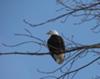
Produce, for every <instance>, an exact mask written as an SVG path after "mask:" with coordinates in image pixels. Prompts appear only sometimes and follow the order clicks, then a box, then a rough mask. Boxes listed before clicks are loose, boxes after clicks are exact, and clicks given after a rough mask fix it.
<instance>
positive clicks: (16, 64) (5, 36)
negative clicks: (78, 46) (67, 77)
mask: <svg viewBox="0 0 100 79" xmlns="http://www.w3.org/2000/svg"><path fill="white" fill-rule="evenodd" d="M58 8H60V7H59V5H58V4H56V1H55V0H41V1H40V0H0V43H6V44H16V43H19V42H21V41H27V40H30V39H29V38H25V37H16V36H15V35H14V33H26V32H25V30H24V28H27V29H28V30H30V31H31V32H32V34H33V35H34V36H37V37H40V38H41V39H43V40H47V39H48V36H47V35H46V33H47V32H48V31H49V30H50V29H56V30H58V31H59V32H60V33H63V34H64V35H65V36H66V37H68V38H71V36H72V35H74V40H75V41H76V42H79V43H82V44H93V43H98V42H99V39H100V37H99V34H94V33H93V32H91V30H90V28H91V26H92V25H94V24H95V23H94V22H90V23H85V24H82V25H77V26H75V25H74V23H75V22H77V21H78V19H77V18H72V17H71V18H69V19H68V20H67V21H66V23H60V21H61V20H59V21H55V22H52V23H49V24H46V25H43V26H41V27H36V28H32V27H30V26H29V25H27V24H25V23H24V22H23V19H27V20H28V21H29V22H31V23H33V24H35V23H39V22H42V21H45V20H47V19H49V18H52V17H55V16H56V15H59V14H60V12H56V10H57V9H58ZM38 49H39V46H37V45H36V44H34V43H31V44H25V45H22V46H19V47H14V48H7V47H3V46H2V45H1V44H0V52H10V51H11V52H13V51H23V52H27V51H28V52H34V51H36V50H38ZM41 52H48V50H47V49H46V48H43V49H42V51H41ZM89 58H91V55H90V57H89ZM89 58H88V60H89ZM83 61H84V60H83ZM85 61H86V60H85ZM77 63H79V62H77ZM79 66H80V65H79ZM57 67H59V65H57V64H56V63H55V62H54V60H53V59H52V57H51V56H19V55H11V56H1V57H0V79H39V78H40V77H42V76H44V74H41V73H39V72H37V69H40V70H42V71H51V70H53V69H55V68H57ZM99 69H100V67H99V66H98V65H95V64H93V65H91V66H90V67H88V68H86V69H83V70H82V71H80V72H79V74H78V75H77V76H78V78H77V76H76V78H75V79H84V78H85V79H91V77H95V75H96V74H97V75H99V74H98V72H99ZM89 72H91V73H90V74H89V75H88V73H89Z"/></svg>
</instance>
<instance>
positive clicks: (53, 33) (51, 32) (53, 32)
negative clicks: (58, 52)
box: [47, 30, 59, 36]
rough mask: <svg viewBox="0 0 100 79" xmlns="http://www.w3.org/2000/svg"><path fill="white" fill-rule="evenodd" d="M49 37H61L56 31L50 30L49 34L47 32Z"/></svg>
mask: <svg viewBox="0 0 100 79" xmlns="http://www.w3.org/2000/svg"><path fill="white" fill-rule="evenodd" d="M47 35H49V36H51V35H59V33H58V32H57V31H56V30H50V31H49V32H47Z"/></svg>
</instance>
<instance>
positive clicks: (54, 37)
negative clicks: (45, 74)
mask: <svg viewBox="0 0 100 79" xmlns="http://www.w3.org/2000/svg"><path fill="white" fill-rule="evenodd" d="M47 34H48V35H49V36H50V37H49V39H48V41H47V46H48V49H49V51H50V54H51V56H52V57H53V58H54V60H55V61H56V62H57V63H58V64H62V63H63V61H64V57H65V56H64V52H65V44H64V40H63V38H62V37H61V36H60V35H59V33H58V32H57V31H56V30H50V31H49V32H48V33H47Z"/></svg>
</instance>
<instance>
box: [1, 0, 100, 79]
mask: <svg viewBox="0 0 100 79" xmlns="http://www.w3.org/2000/svg"><path fill="white" fill-rule="evenodd" d="M56 1H57V3H58V4H59V5H61V6H62V7H61V8H60V9H59V10H57V11H62V12H64V13H63V14H60V15H59V16H56V17H53V18H50V19H48V20H46V21H44V22H41V23H38V24H32V23H30V22H28V21H27V20H25V19H24V20H23V21H24V23H26V24H28V25H29V26H31V27H38V26H42V25H44V24H47V23H51V22H53V21H56V20H59V19H61V18H62V19H63V18H64V19H63V22H66V19H68V18H70V16H72V17H80V18H82V19H81V20H80V22H78V23H76V24H82V23H85V22H90V21H92V20H93V21H95V23H96V24H95V25H94V26H93V27H92V28H90V29H91V30H92V31H93V32H95V33H99V32H100V29H99V26H100V0H91V1H88V2H86V1H84V0H66V1H64V0H56ZM25 31H26V32H27V34H15V35H17V36H25V37H29V38H32V39H36V40H37V41H38V42H37V41H25V42H21V43H18V44H15V45H7V44H4V43H3V44H2V45H3V46H5V47H16V46H19V45H23V44H25V43H29V42H34V43H36V44H37V45H39V46H42V47H45V48H47V45H46V42H45V41H44V40H41V38H38V37H35V36H34V35H32V33H31V32H30V31H29V30H27V29H25ZM62 36H63V35H62ZM63 38H64V39H65V41H67V46H66V52H65V54H66V55H67V56H66V58H65V63H64V64H62V66H60V67H58V68H57V69H55V70H53V71H51V72H49V71H48V72H44V71H41V70H38V72H40V73H44V74H46V76H45V77H42V78H41V79H48V78H50V79H72V78H74V77H75V75H76V74H77V73H78V72H79V71H80V70H82V69H84V68H86V67H88V66H90V65H92V64H93V63H95V62H97V61H100V50H99V49H100V42H98V43H96V44H90V45H82V44H79V43H77V42H75V41H74V40H73V39H69V38H66V37H65V36H63ZM76 52H77V53H76ZM90 53H92V54H93V55H94V54H96V56H95V57H94V59H93V58H92V60H91V61H89V62H88V63H85V64H84V65H82V66H80V67H77V68H73V66H74V64H75V63H76V62H77V61H79V60H81V58H82V57H87V56H88V54H90ZM12 54H18V55H34V56H42V55H50V53H49V52H43V53H42V52H40V51H39V50H38V51H36V52H28V53H27V52H7V53H0V55H12ZM59 72H60V75H54V74H57V73H59ZM98 78H99V77H97V79H98Z"/></svg>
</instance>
